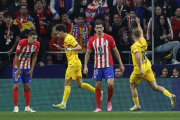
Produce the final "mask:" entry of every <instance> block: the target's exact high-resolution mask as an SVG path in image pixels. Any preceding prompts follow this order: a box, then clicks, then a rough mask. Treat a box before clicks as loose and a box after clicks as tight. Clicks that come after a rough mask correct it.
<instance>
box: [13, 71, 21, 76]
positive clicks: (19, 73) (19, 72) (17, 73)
mask: <svg viewBox="0 0 180 120" xmlns="http://www.w3.org/2000/svg"><path fill="white" fill-rule="evenodd" d="M19 75H21V70H17V71H16V72H15V73H14V75H13V76H14V78H18V77H19Z"/></svg>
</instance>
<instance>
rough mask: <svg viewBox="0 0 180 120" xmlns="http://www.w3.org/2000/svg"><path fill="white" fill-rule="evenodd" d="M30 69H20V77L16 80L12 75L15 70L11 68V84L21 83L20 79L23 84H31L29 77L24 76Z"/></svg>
mask: <svg viewBox="0 0 180 120" xmlns="http://www.w3.org/2000/svg"><path fill="white" fill-rule="evenodd" d="M30 70H31V69H21V75H19V76H18V78H14V76H13V75H14V73H15V72H16V71H17V68H14V67H13V72H12V79H13V83H20V82H21V78H22V81H23V83H31V78H30V75H29V74H28V75H26V74H27V73H28V72H29V71H30Z"/></svg>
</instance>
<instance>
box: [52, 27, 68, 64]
mask: <svg viewBox="0 0 180 120" xmlns="http://www.w3.org/2000/svg"><path fill="white" fill-rule="evenodd" d="M55 29H56V25H55V26H54V27H53V29H52V34H51V35H52V38H51V40H50V43H49V49H50V51H59V49H58V48H57V47H55V46H54V44H57V45H59V46H61V47H63V45H64V40H63V39H61V38H59V37H57V34H56V30H55ZM51 55H52V61H53V64H65V61H66V55H65V53H52V54H51Z"/></svg>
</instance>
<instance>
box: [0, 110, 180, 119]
mask: <svg viewBox="0 0 180 120" xmlns="http://www.w3.org/2000/svg"><path fill="white" fill-rule="evenodd" d="M178 119H180V114H179V112H178V111H177V112H173V111H167V112H166V111H164V112H160V111H150V112H148V111H147V112H144V111H143V112H127V111H112V112H106V111H104V112H101V113H93V112H92V111H38V112H37V113H24V112H22V111H20V112H19V113H13V112H12V111H0V120H178Z"/></svg>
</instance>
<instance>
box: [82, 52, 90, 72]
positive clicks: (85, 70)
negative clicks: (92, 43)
mask: <svg viewBox="0 0 180 120" xmlns="http://www.w3.org/2000/svg"><path fill="white" fill-rule="evenodd" d="M91 52H92V50H89V49H87V51H86V55H85V60H84V71H83V72H84V74H86V75H87V73H88V68H87V64H88V61H89V57H90V54H91Z"/></svg>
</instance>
